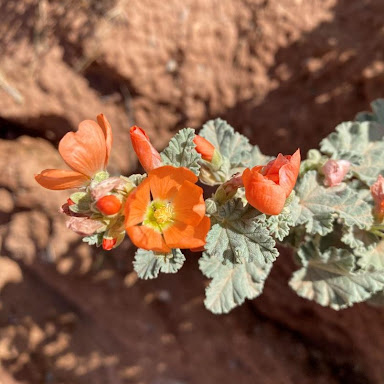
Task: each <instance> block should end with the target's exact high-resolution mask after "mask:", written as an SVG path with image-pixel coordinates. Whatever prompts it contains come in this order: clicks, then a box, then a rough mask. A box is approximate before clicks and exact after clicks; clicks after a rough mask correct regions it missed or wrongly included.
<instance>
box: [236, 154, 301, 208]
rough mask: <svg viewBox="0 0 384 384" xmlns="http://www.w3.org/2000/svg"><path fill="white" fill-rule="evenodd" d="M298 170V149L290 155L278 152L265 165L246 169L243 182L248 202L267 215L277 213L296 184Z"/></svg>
mask: <svg viewBox="0 0 384 384" xmlns="http://www.w3.org/2000/svg"><path fill="white" fill-rule="evenodd" d="M299 170H300V150H299V149H298V150H297V151H296V152H295V153H294V154H293V155H292V156H283V155H282V154H281V153H280V154H279V155H278V156H277V158H276V159H275V160H272V161H270V162H269V163H268V164H267V165H266V166H265V167H262V166H257V167H254V168H252V169H249V168H248V169H246V170H245V171H244V173H243V182H244V187H245V197H246V198H247V200H248V202H249V204H251V205H252V206H253V207H255V208H256V209H258V210H259V211H260V212H263V213H266V214H267V215H278V214H279V213H280V212H281V211H282V210H283V208H284V204H285V200H286V199H287V197H288V196H289V195H290V193H291V192H292V189H293V187H294V186H295V184H296V179H297V176H298V175H299Z"/></svg>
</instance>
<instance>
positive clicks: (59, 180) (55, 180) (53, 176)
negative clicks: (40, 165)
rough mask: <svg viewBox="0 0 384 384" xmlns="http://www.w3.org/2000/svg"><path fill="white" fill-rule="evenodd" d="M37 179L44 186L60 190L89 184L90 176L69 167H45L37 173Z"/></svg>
mask: <svg viewBox="0 0 384 384" xmlns="http://www.w3.org/2000/svg"><path fill="white" fill-rule="evenodd" d="M35 180H36V181H37V182H38V183H39V184H40V185H41V186H42V187H44V188H47V189H53V190H60V189H71V188H79V187H82V186H84V185H85V184H87V182H88V181H89V178H88V177H87V176H85V175H83V174H82V173H79V172H75V171H71V170H69V169H68V170H66V169H45V170H44V171H42V172H41V173H39V174H38V175H35Z"/></svg>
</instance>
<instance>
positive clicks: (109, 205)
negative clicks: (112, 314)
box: [96, 195, 121, 216]
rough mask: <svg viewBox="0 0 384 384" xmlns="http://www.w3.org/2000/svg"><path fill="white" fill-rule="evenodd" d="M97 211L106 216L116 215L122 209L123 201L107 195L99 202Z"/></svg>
mask: <svg viewBox="0 0 384 384" xmlns="http://www.w3.org/2000/svg"><path fill="white" fill-rule="evenodd" d="M96 207H97V209H98V210H99V211H100V212H101V213H102V214H104V215H108V216H109V215H114V214H115V213H117V212H119V211H120V209H121V201H120V200H119V199H118V198H117V197H116V196H115V195H107V196H104V197H102V198H101V199H99V200H97V203H96Z"/></svg>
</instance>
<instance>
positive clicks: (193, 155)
mask: <svg viewBox="0 0 384 384" xmlns="http://www.w3.org/2000/svg"><path fill="white" fill-rule="evenodd" d="M194 137H195V130H194V129H192V128H184V129H182V130H180V131H179V133H177V134H176V135H175V136H174V137H173V138H172V139H171V141H170V142H169V145H168V147H167V148H165V149H164V151H163V152H162V153H161V159H162V161H163V164H164V165H173V166H175V167H186V168H189V169H190V170H191V171H192V172H193V173H194V174H196V175H198V174H199V170H200V165H199V160H200V159H201V156H200V154H199V153H197V152H196V150H195V147H196V145H195V143H194V142H193V139H194Z"/></svg>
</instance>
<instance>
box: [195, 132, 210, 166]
mask: <svg viewBox="0 0 384 384" xmlns="http://www.w3.org/2000/svg"><path fill="white" fill-rule="evenodd" d="M193 142H194V143H195V145H196V148H195V149H196V152H198V153H200V155H201V157H202V159H203V160H205V161H209V162H211V161H212V158H213V154H214V152H215V147H214V146H213V145H212V144H211V143H210V142H209V141H208V140H206V139H204V137H201V136H199V135H195V138H194V139H193Z"/></svg>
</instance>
